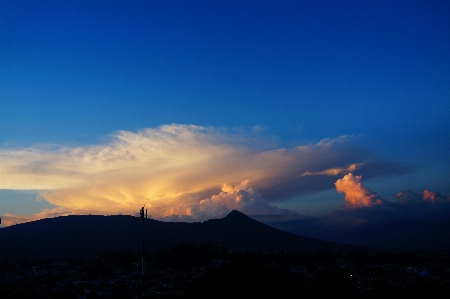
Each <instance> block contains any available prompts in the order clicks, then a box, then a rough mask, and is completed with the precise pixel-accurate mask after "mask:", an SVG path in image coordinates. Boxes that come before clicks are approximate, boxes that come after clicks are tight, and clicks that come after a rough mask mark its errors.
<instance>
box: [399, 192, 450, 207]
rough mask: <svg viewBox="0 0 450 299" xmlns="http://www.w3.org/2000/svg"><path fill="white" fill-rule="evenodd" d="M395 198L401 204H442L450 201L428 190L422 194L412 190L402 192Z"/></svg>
mask: <svg viewBox="0 0 450 299" xmlns="http://www.w3.org/2000/svg"><path fill="white" fill-rule="evenodd" d="M395 197H396V198H397V200H398V202H399V203H401V204H421V203H423V202H430V203H440V202H446V201H447V202H449V201H450V197H449V196H441V194H440V193H439V192H433V191H429V190H426V189H425V190H424V191H423V192H421V193H415V192H413V191H411V190H406V191H403V190H402V191H400V192H398V193H397V195H395Z"/></svg>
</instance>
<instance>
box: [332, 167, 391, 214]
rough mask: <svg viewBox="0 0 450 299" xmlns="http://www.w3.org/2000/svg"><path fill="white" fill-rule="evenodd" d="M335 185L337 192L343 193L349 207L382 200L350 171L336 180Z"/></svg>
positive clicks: (359, 177) (380, 202)
mask: <svg viewBox="0 0 450 299" xmlns="http://www.w3.org/2000/svg"><path fill="white" fill-rule="evenodd" d="M335 186H336V190H337V192H339V193H345V201H346V206H347V207H350V208H351V207H361V206H372V205H380V204H382V203H383V202H384V200H383V199H381V197H379V196H378V195H377V194H376V193H375V192H372V190H370V188H368V187H366V186H363V184H362V177H361V176H354V175H353V174H352V173H348V174H346V175H345V176H344V177H343V178H342V179H339V180H337V181H336V183H335Z"/></svg>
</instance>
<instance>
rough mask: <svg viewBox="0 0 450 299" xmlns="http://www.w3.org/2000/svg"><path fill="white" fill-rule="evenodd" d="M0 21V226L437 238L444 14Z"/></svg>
mask: <svg viewBox="0 0 450 299" xmlns="http://www.w3.org/2000/svg"><path fill="white" fill-rule="evenodd" d="M0 11H1V16H2V17H1V18H0V28H2V30H0V42H1V43H0V44H1V46H0V82H1V93H0V97H1V99H2V100H1V101H0V133H1V134H0V167H1V172H0V217H1V219H2V221H1V224H0V227H8V226H11V225H14V224H18V223H25V222H28V221H33V220H36V219H42V218H52V217H57V216H64V215H72V214H80V215H85V214H97V213H98V214H99V215H105V214H124V215H138V214H139V208H140V207H142V206H145V207H146V208H147V209H148V211H149V218H153V219H156V220H162V221H171V222H177V221H183V222H195V221H204V220H207V219H218V218H223V217H224V216H225V215H227V214H228V213H229V212H230V211H232V210H238V211H240V212H242V213H244V214H245V215H247V216H249V217H252V218H253V217H255V219H256V220H258V221H260V222H262V223H265V224H268V225H271V226H273V227H276V228H279V229H281V230H284V231H289V232H293V233H296V234H299V235H303V236H307V237H311V238H316V239H321V240H327V241H333V242H344V243H349V242H350V243H352V244H360V245H362V246H367V245H370V244H375V243H379V244H391V245H392V246H403V247H405V248H406V247H411V246H419V245H420V243H427V244H428V246H430V247H433V246H436V247H439V246H444V245H442V244H445V242H444V240H445V239H446V238H448V237H450V236H449V234H448V233H446V232H445V231H446V230H448V231H450V220H448V219H447V218H448V217H447V215H449V213H450V177H449V176H448V169H449V168H450V152H449V151H448V149H449V148H450V90H449V88H448V86H450V53H449V52H448V49H449V48H450V39H449V36H450V20H449V19H448V15H449V14H450V3H449V2H446V1H407V2H405V1H364V2H355V1H323V2H322V1H320V2H317V1H287V0H286V1H271V0H267V1H261V2H253V1H237V0H236V1H235V0H232V1H221V0H219V1H214V2H210V1H194V2H186V1H179V0H172V1H152V2H145V1H114V2H112V3H111V2H110V1H104V0H99V1H95V2H90V1H75V2H73V1H71V2H57V1H42V2H40V1H11V0H6V1H2V2H1V3H0ZM445 246H446V245H445Z"/></svg>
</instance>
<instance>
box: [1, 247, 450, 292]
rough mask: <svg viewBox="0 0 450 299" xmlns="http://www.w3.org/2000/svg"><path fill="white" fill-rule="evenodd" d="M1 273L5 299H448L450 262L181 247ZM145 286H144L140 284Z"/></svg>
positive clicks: (13, 267)
mask: <svg viewBox="0 0 450 299" xmlns="http://www.w3.org/2000/svg"><path fill="white" fill-rule="evenodd" d="M146 260H147V263H146V267H145V275H144V276H142V275H141V274H142V264H141V254H140V253H138V254H133V253H130V252H124V251H122V252H116V253H110V254H104V255H102V256H100V257H98V258H96V259H94V260H71V261H70V262H54V261H51V260H46V261H40V262H38V263H27V262H25V263H20V264H12V263H8V262H6V263H3V264H1V265H0V298H77V299H83V298H86V299H88V298H180V299H182V298H214V297H215V298H217V297H219V298H230V297H231V296H239V295H250V296H254V297H257V296H261V297H262V296H264V298H265V297H267V296H269V297H270V296H276V297H277V298H336V297H337V298H344V297H345V298H386V297H387V296H388V295H389V297H391V296H396V295H399V296H404V297H408V298H449V295H450V257H449V256H446V255H427V256H425V255H419V254H415V253H392V252H382V253H378V254H374V255H360V254H354V253H350V254H345V255H341V254H331V253H326V252H316V253H314V254H311V255H296V254H291V253H290V252H289V251H288V250H286V251H283V252H278V253H270V254H263V253H254V252H249V251H248V252H242V253H236V252H230V251H228V250H227V249H226V248H225V247H218V246H213V245H201V246H194V245H183V246H177V247H173V248H172V249H170V250H164V251H160V252H158V253H156V254H154V255H148V256H147V257H146ZM142 278H143V279H142Z"/></svg>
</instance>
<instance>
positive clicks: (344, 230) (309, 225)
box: [270, 173, 450, 251]
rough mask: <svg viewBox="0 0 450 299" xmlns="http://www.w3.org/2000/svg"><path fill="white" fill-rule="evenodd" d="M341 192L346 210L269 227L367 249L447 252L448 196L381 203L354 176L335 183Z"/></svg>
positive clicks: (400, 197)
mask: <svg viewBox="0 0 450 299" xmlns="http://www.w3.org/2000/svg"><path fill="white" fill-rule="evenodd" d="M336 190H337V191H338V192H343V193H345V207H346V208H344V209H338V210H334V211H332V212H330V213H327V214H324V215H321V216H316V217H312V216H309V217H297V218H295V219H292V220H289V221H278V220H277V219H275V220H274V221H272V222H271V223H270V225H272V226H274V227H277V228H279V229H282V230H285V231H290V232H293V233H296V234H300V235H303V236H308V237H312V238H317V239H322V240H327V241H332V242H338V243H344V244H354V245H360V246H361V245H362V246H370V247H384V248H399V247H402V248H408V249H423V250H446V251H448V250H450V218H449V217H448V215H449V214H450V197H449V196H441V195H440V193H439V192H434V191H430V190H424V191H423V192H418V193H416V192H414V191H411V190H406V191H400V192H398V193H397V195H396V198H397V201H396V202H390V201H387V200H384V199H382V198H380V197H379V196H378V195H377V194H376V193H375V192H373V191H372V190H370V189H369V188H368V187H366V186H364V185H363V183H362V176H355V175H353V174H352V173H349V174H347V175H345V176H344V177H343V178H342V179H339V180H337V181H336Z"/></svg>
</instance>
